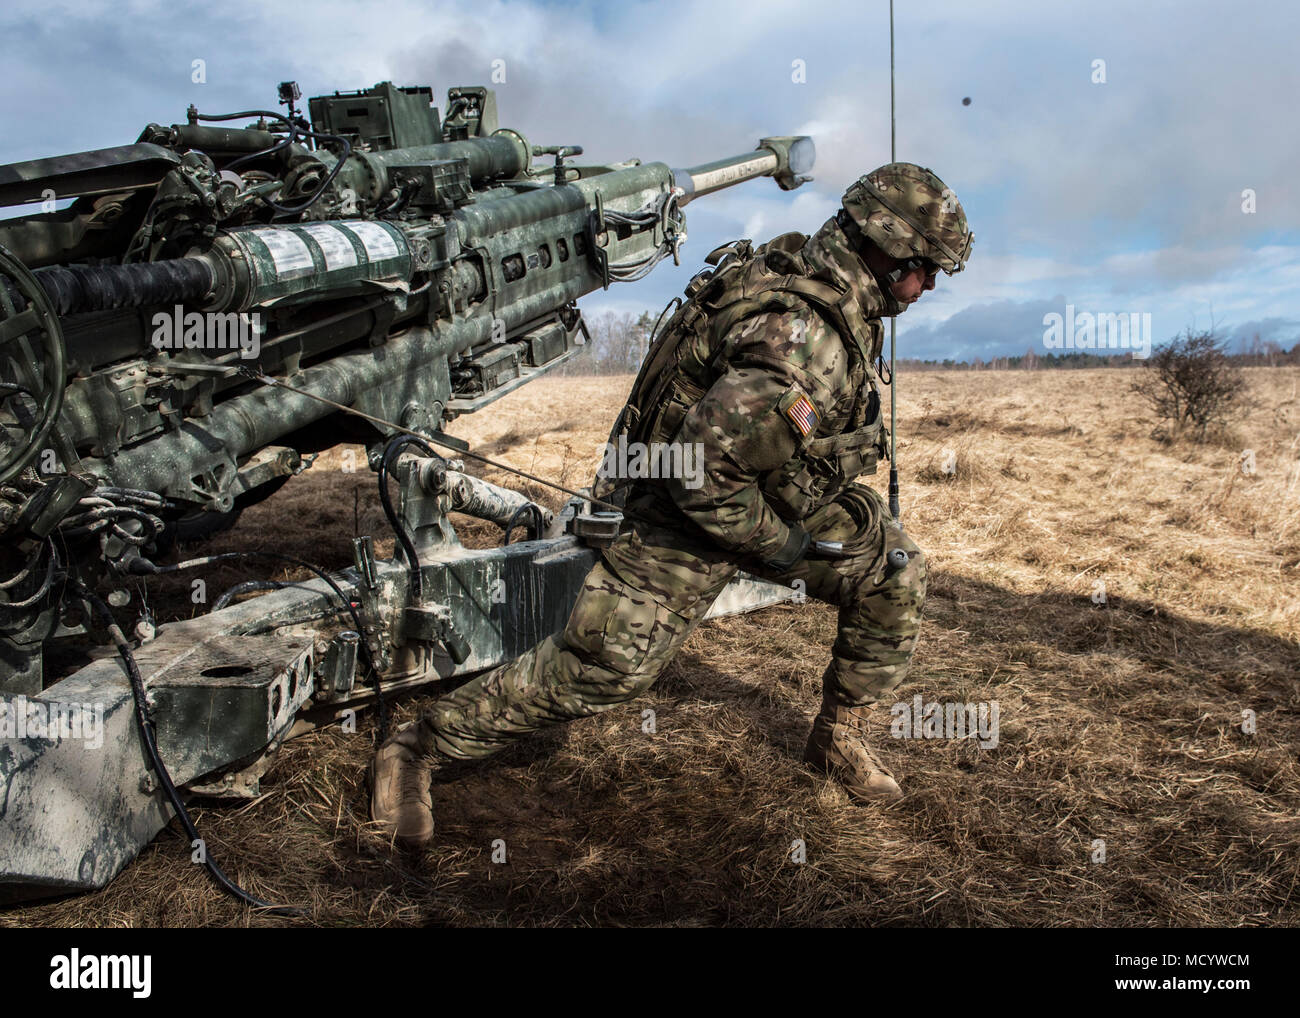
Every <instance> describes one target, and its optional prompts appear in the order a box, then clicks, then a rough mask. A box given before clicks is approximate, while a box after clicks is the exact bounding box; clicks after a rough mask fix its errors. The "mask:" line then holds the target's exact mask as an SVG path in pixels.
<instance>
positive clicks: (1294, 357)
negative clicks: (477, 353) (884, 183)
mask: <svg viewBox="0 0 1300 1018" xmlns="http://www.w3.org/2000/svg"><path fill="white" fill-rule="evenodd" d="M656 317H657V313H651V312H649V311H642V312H641V313H640V314H635V315H634V314H629V313H626V312H625V313H622V314H618V313H615V312H613V311H606V312H604V313H603V314H597V315H588V316H587V329H588V331H590V333H591V340H592V341H591V343H589V344H588V345H587V348H586V349H585V350H583V351H582V352H581V353H579V354H578V355H577V356H575V357H573V358H572V359H571V360H570V361H569V362H568V363H567V364H565V365H564V366H563V367H561V368H560V369H559V371H560V372H561V373H562V374H566V375H627V374H635V373H636V372H637V370H638V369H639V368H640V366H641V361H642V360H643V359H644V357H645V354H646V351H647V350H648V349H649V347H650V335H651V333H652V332H653V330H654V326H655V319H656ZM1157 349H1159V348H1158V347H1157ZM886 356H888V344H886ZM1223 356H1224V357H1225V358H1226V360H1227V362H1228V363H1231V364H1233V365H1236V366H1238V367H1270V368H1274V367H1281V366H1283V365H1288V364H1292V365H1300V343H1297V344H1295V345H1294V346H1292V347H1291V349H1290V350H1286V349H1284V348H1283V347H1281V346H1280V345H1279V344H1277V343H1275V342H1274V341H1273V340H1266V339H1262V338H1261V337H1260V336H1259V334H1258V333H1256V335H1255V336H1254V337H1253V338H1252V339H1251V340H1250V341H1248V342H1247V343H1245V344H1243V349H1242V350H1241V351H1240V352H1238V353H1233V354H1228V353H1226V352H1224V354H1223ZM1146 363H1147V361H1146V359H1145V358H1140V357H1134V356H1133V351H1131V350H1125V351H1123V352H1118V351H1117V352H1116V353H1115V354H1113V355H1110V356H1101V355H1098V354H1095V353H1088V352H1087V351H1079V350H1075V351H1071V352H1069V353H1056V352H1055V351H1048V352H1046V353H1038V352H1036V351H1035V350H1034V349H1033V348H1032V347H1030V348H1029V349H1027V350H1026V351H1025V352H1024V353H1023V354H1021V355H1019V356H1015V357H993V358H991V359H989V360H987V361H985V360H984V359H982V358H980V357H975V358H973V359H972V360H955V359H953V358H950V357H949V358H945V359H943V360H922V359H919V358H916V357H900V358H899V359H898V367H899V369H900V370H902V371H1015V370H1021V371H1049V370H1054V369H1055V370H1059V369H1069V368H1140V367H1143V366H1144V365H1145V364H1146Z"/></svg>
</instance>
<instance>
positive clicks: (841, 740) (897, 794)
mask: <svg viewBox="0 0 1300 1018" xmlns="http://www.w3.org/2000/svg"><path fill="white" fill-rule="evenodd" d="M872 709H873V708H872V707H871V706H867V707H841V706H839V705H838V704H836V703H835V702H834V701H833V700H832V699H831V698H830V696H829V694H827V695H823V697H822V709H821V712H820V713H819V714H818V715H817V717H816V718H815V719H814V720H813V730H812V735H811V736H810V737H809V739H808V748H807V749H805V750H804V754H803V758H804V761H805V762H806V763H808V764H811V765H812V766H813V767H815V768H816V769H817V770H819V771H823V772H824V773H826V774H829V775H830V776H831V777H833V778H835V779H836V780H837V781H839V783H840V784H842V785H843V786H844V789H845V791H847V792H848V793H849V798H850V799H852V800H853V801H854V802H855V803H864V802H896V801H897V800H899V799H901V798H902V797H903V790H902V789H901V788H899V787H898V782H897V781H895V780H894V776H893V775H892V774H890V773H889V771H887V770H886V769H885V767H884V765H883V764H881V762H880V761H879V760H878V759H877V758H876V755H875V754H874V753H872V752H871V747H870V746H869V745H867V718H868V717H869V716H870V714H871V711H872Z"/></svg>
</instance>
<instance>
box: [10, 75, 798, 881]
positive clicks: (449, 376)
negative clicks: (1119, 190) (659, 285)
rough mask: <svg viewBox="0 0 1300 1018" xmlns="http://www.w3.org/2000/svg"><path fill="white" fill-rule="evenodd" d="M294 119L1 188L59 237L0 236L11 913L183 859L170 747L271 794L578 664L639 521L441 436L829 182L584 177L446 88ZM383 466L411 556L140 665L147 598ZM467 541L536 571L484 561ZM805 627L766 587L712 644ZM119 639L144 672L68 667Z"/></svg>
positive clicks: (170, 133)
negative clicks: (187, 544)
mask: <svg viewBox="0 0 1300 1018" xmlns="http://www.w3.org/2000/svg"><path fill="white" fill-rule="evenodd" d="M298 98H299V94H298V91H297V88H296V86H295V85H293V83H291V82H290V83H285V84H284V85H282V86H281V103H282V105H285V106H287V107H288V110H287V112H286V113H284V114H281V113H275V112H267V111H252V112H247V113H239V114H230V115H219V116H211V115H205V114H203V113H201V112H200V111H198V110H196V109H195V108H194V107H190V110H189V115H188V117H187V122H186V123H184V124H177V125H173V126H171V127H162V126H159V125H157V124H151V125H149V126H148V127H147V128H146V129H145V131H144V132H143V133H142V135H141V136H140V138H139V140H138V141H137V142H136V143H135V144H132V145H126V146H122V147H119V148H111V149H102V150H98V151H93V152H83V153H80V154H76V155H69V156H61V157H55V158H50V159H41V160H35V161H32V162H26V163H15V164H11V165H8V166H0V205H4V206H13V205H20V204H28V203H34V202H40V203H43V205H44V207H43V209H42V211H41V212H39V213H36V214H32V215H25V216H20V217H18V218H13V219H8V220H4V221H0V736H3V738H0V897H2V898H10V899H13V898H19V897H30V896H36V895H42V894H50V893H59V892H66V891H75V890H85V889H92V888H96V887H101V886H103V885H104V884H105V883H107V881H108V880H110V879H111V878H112V877H113V876H114V875H115V874H116V873H117V872H118V871H119V870H120V869H121V868H122V867H123V866H124V865H126V864H127V863H128V862H129V861H130V860H131V859H132V858H133V857H134V855H135V854H136V853H137V852H138V851H139V850H140V848H141V847H143V846H144V845H145V844H147V843H148V841H149V840H150V839H151V838H152V837H153V836H154V835H155V834H156V833H157V832H158V831H159V830H160V829H161V828H162V826H164V825H165V823H166V822H167V820H168V818H169V816H170V813H169V807H168V803H167V800H166V799H165V798H164V796H163V792H162V790H161V789H160V787H159V777H160V775H159V774H157V773H156V770H157V769H156V768H153V767H151V765H150V764H149V761H148V758H147V756H146V755H145V753H144V750H145V749H146V748H148V745H147V741H146V740H147V739H149V738H153V739H154V740H155V741H156V745H157V750H158V753H159V755H160V758H161V761H162V763H163V764H165V768H166V771H168V772H170V775H171V777H172V778H173V779H174V780H175V782H176V784H177V785H178V786H180V787H181V788H182V790H184V791H187V792H189V793H191V794H200V795H222V796H251V795H255V794H257V788H258V778H259V776H260V775H261V774H262V773H263V771H264V770H265V768H266V766H267V763H268V760H269V758H270V756H271V754H272V753H273V752H274V751H275V749H276V748H277V747H278V746H279V745H280V744H281V743H282V742H283V740H284V739H285V738H288V737H290V736H291V735H293V734H296V733H298V732H300V731H304V730H309V729H310V728H311V727H312V726H314V725H318V724H321V723H325V722H328V721H330V720H332V719H334V718H336V717H339V716H341V715H342V713H343V712H344V711H348V710H353V709H355V708H357V707H358V706H363V705H366V704H368V703H371V702H372V701H373V700H374V699H375V698H376V697H377V696H378V695H379V694H380V689H381V688H382V690H383V691H384V692H386V693H394V692H400V691H404V690H409V689H411V688H414V687H417V686H420V685H423V684H427V683H432V682H447V683H449V684H455V683H456V682H459V681H463V680H464V679H465V678H468V677H469V676H470V675H472V674H474V673H475V672H479V671H482V670H483V669H486V668H490V667H493V666H495V665H498V664H500V663H502V662H505V661H508V660H510V659H511V658H513V657H515V656H517V655H518V654H519V653H521V652H523V651H524V650H525V649H527V648H528V647H530V646H532V645H533V644H535V643H536V642H537V641H538V640H540V639H542V638H544V637H545V636H547V635H549V634H551V633H553V632H555V631H557V630H558V629H560V628H561V627H562V626H563V624H564V622H565V620H566V619H567V616H568V613H569V610H570V607H571V605H572V601H573V598H574V597H575V596H576V592H577V589H578V586H579V585H580V583H581V580H582V578H583V577H584V576H585V575H586V573H587V571H588V569H589V568H590V566H591V565H592V564H593V562H594V561H595V556H596V554H597V550H596V549H597V548H598V547H599V545H600V544H601V543H602V542H606V541H608V540H610V539H611V538H612V537H613V536H614V535H615V534H616V533H617V526H618V522H619V521H618V518H617V514H611V513H609V512H608V511H605V510H603V509H602V507H601V506H599V505H596V504H593V503H592V501H591V500H590V499H589V498H587V497H585V495H584V493H583V492H575V493H573V495H574V497H572V498H571V499H570V500H569V502H568V503H567V505H565V506H564V508H563V509H562V510H561V511H560V512H558V513H552V512H551V511H549V510H547V509H545V508H544V507H542V506H540V505H538V504H536V503H534V502H533V501H531V500H530V499H529V498H528V497H526V496H525V495H523V494H521V493H519V492H517V491H513V490H511V489H509V488H505V487H502V486H499V485H495V484H491V483H488V482H487V481H485V480H483V479H481V478H479V477H476V476H473V474H471V473H469V472H467V471H466V470H465V468H464V466H463V464H462V463H461V462H459V460H458V459H457V458H456V457H458V456H459V457H465V458H471V459H472V458H474V457H475V454H474V452H473V451H472V450H470V449H469V448H468V447H467V446H465V445H464V443H462V442H459V441H458V440H456V439H453V438H451V437H450V436H448V435H446V434H445V433H444V431H443V428H444V426H445V425H446V423H447V422H449V421H451V420H453V419H454V418H456V417H457V416H458V415H461V414H465V413H471V412H474V411H477V410H480V409H482V408H483V407H485V406H487V405H488V404H490V403H492V402H493V401H494V400H496V399H498V398H500V397H501V396H503V395H505V394H506V393H508V392H510V391H512V390H514V389H516V388H518V387H519V386H521V385H523V384H525V383H527V382H528V381H530V380H532V379H534V378H536V377H537V376H539V375H540V374H542V373H544V372H546V371H548V370H550V369H552V368H554V367H555V366H557V365H559V364H562V363H564V362H565V361H567V360H568V359H569V358H570V357H572V356H573V355H574V354H575V353H577V352H578V351H579V350H580V349H581V347H582V345H583V337H584V336H585V335H586V327H585V325H584V323H583V320H582V315H581V312H580V311H579V310H578V308H577V305H576V301H577V300H578V298H580V297H582V296H583V295H585V294H588V293H591V292H593V291H595V290H598V289H601V288H604V287H608V286H609V285H610V284H611V283H613V282H620V281H630V280H635V279H639V278H641V277H642V276H644V275H645V274H646V273H648V272H649V271H651V270H652V269H653V268H654V267H655V265H656V264H658V262H659V261H660V260H662V259H663V258H665V257H670V256H671V257H673V258H674V259H676V258H677V257H678V252H679V248H680V245H681V243H682V242H683V241H684V240H685V238H686V230H685V220H684V215H683V211H682V210H683V208H684V207H685V206H686V205H687V204H688V203H689V202H690V201H692V200H694V199H695V198H698V197H701V196H703V195H706V194H709V193H711V192H713V191H716V190H719V189H720V188H724V187H729V186H732V185H734V184H737V183H740V182H742V181H744V180H748V179H751V178H753V177H758V176H771V177H774V178H775V179H776V180H777V182H778V183H779V184H780V186H781V187H782V188H784V189H787V190H789V189H792V188H795V187H797V186H799V184H800V183H802V182H803V181H804V180H807V179H809V178H808V177H807V172H808V171H809V170H810V169H811V166H812V161H813V148H812V143H811V140H810V139H808V138H802V137H779V138H768V139H764V140H763V141H762V142H760V144H759V147H758V149H757V150H756V151H754V152H751V153H746V154H743V155H740V156H736V157H734V158H731V159H724V160H720V161H718V162H713V163H708V164H705V165H702V166H698V167H694V168H691V169H687V170H680V169H679V170H674V169H671V168H669V167H668V166H667V165H665V164H664V163H659V162H651V163H644V164H643V163H641V162H640V161H638V160H635V159H633V160H629V161H627V162H623V163H617V164H612V165H573V164H571V162H570V160H571V159H572V157H574V156H577V155H580V154H581V153H582V149H581V148H580V147H578V146H546V147H539V146H532V145H530V144H529V142H528V141H527V139H526V138H525V137H524V136H523V135H522V134H520V133H519V132H517V131H514V130H511V129H508V128H500V127H498V125H497V113H496V101H495V97H494V95H493V93H492V92H491V91H490V90H488V89H484V88H453V89H451V90H450V91H449V92H448V99H447V107H446V113H445V116H443V117H441V118H440V117H439V114H438V111H437V110H436V109H435V108H434V107H433V106H432V104H431V99H432V92H431V90H430V89H428V88H423V87H420V88H395V87H393V86H392V85H391V84H389V83H383V84H380V85H377V86H375V87H374V88H372V89H368V90H365V91H362V92H354V93H335V94H334V95H330V96H320V97H317V98H313V99H311V100H310V101H309V104H308V110H309V115H310V119H308V118H306V117H303V116H301V115H300V114H299V112H298V109H297V107H296V105H295V103H296V100H297V99H298ZM237 120H243V121H250V120H251V121H254V123H252V124H249V125H247V126H241V127H232V126H228V124H229V123H230V122H231V121H237ZM538 157H543V158H545V159H546V162H545V163H543V164H542V165H534V160H535V159H537V158H538ZM66 199H72V201H71V204H69V205H67V206H66V207H63V208H59V207H58V205H59V203H60V202H61V201H64V200H66ZM359 429H360V430H359ZM357 440H361V441H365V442H366V443H367V444H368V445H369V446H370V450H371V456H370V460H371V466H372V467H373V468H374V469H376V470H377V472H378V474H379V484H380V494H381V500H382V501H383V503H384V507H385V511H386V513H387V516H388V519H389V521H390V524H391V525H392V527H393V529H394V532H395V534H396V537H397V539H398V544H399V546H400V548H401V554H400V555H399V556H397V557H395V558H394V559H393V560H379V559H377V558H376V557H375V554H374V551H373V543H372V540H371V538H369V537H362V538H358V539H357V540H356V541H355V542H354V551H355V555H354V558H355V562H354V566H353V568H351V569H347V570H343V571H341V572H338V573H334V574H325V573H323V572H321V571H319V570H317V571H316V572H317V578H316V579H315V580H312V581H309V582H304V583H298V584H294V585H292V586H284V585H278V584H268V583H252V584H248V585H242V586H241V588H237V589H236V590H235V591H233V592H231V593H230V594H229V595H227V596H223V597H222V598H221V599H219V600H218V601H217V602H216V603H215V604H214V605H213V609H212V610H211V611H209V612H208V613H206V614H204V615H201V616H199V617H197V618H194V619H190V620H186V621H179V622H172V623H168V624H166V625H163V626H160V627H158V628H157V629H156V632H155V631H154V629H153V627H152V625H151V624H149V620H148V619H147V618H143V617H142V618H140V620H139V624H138V625H137V626H136V627H135V630H134V631H135V633H136V635H137V637H138V639H137V640H135V641H131V645H129V646H126V645H124V640H123V638H122V629H121V628H115V626H116V623H115V622H114V621H113V619H112V615H113V610H114V609H116V610H117V613H118V614H122V615H126V616H130V615H132V613H134V614H135V615H136V616H139V615H140V608H139V606H136V605H133V604H132V603H131V597H130V595H129V594H128V592H127V590H126V587H127V586H128V585H127V583H126V582H124V581H125V578H126V577H131V576H142V575H149V574H153V573H158V572H167V571H176V570H181V569H184V568H186V567H187V565H189V564H192V561H209V560H204V559H199V560H192V561H182V562H174V563H172V564H170V565H168V564H165V563H166V559H167V558H168V556H169V550H168V549H169V547H170V546H172V545H174V544H176V543H177V539H178V537H179V538H180V539H182V540H183V538H184V537H185V536H186V534H187V533H194V532H200V531H202V530H203V529H205V528H214V527H218V526H223V525H229V523H230V522H231V521H232V520H233V518H234V516H235V515H236V514H237V513H238V512H239V511H240V510H242V509H243V508H245V507H247V506H249V505H251V504H253V503H255V502H257V501H259V500H261V499H264V498H267V497H269V496H270V495H272V494H273V493H274V491H275V490H276V489H277V488H278V487H279V486H280V485H281V484H283V483H284V482H285V481H286V480H287V479H288V478H289V477H291V476H292V475H294V474H296V473H298V472H300V471H301V470H303V469H305V468H306V466H308V465H309V463H310V459H311V456H312V454H313V453H316V452H319V451H320V450H323V449H326V448H330V447H332V446H334V445H337V444H339V443H340V442H345V441H357ZM448 448H457V449H461V450H462V451H461V452H460V453H456V454H453V455H450V456H449V455H446V454H445V450H447V449H448ZM439 450H443V451H442V452H440V451H439ZM390 474H391V475H392V476H393V477H395V478H396V480H397V483H398V487H399V492H400V502H399V504H398V505H397V506H393V505H391V503H390V502H389V496H388V487H387V478H388V476H389V475H390ZM450 513H461V514H466V515H470V516H475V517H479V518H482V519H487V520H491V521H494V522H496V523H497V524H499V525H500V526H501V527H502V528H503V530H504V531H505V539H506V542H507V543H504V544H503V546H502V547H499V548H492V549H482V550H471V549H467V548H465V547H463V546H462V545H461V544H460V542H459V541H458V540H457V537H456V533H455V530H454V528H453V527H452V525H451V523H450V522H449V520H448V514H450ZM515 529H520V530H523V531H526V534H525V537H526V539H524V540H516V541H514V542H509V537H510V532H511V530H515ZM259 556H260V561H261V562H262V565H263V566H266V567H271V566H276V565H282V564H283V562H282V561H280V560H277V559H275V557H274V556H271V555H269V554H268V553H256V554H254V556H253V560H254V561H257V560H258V559H259ZM181 557H182V558H183V556H181ZM272 587H277V588H282V589H273V590H271V591H270V592H264V591H266V590H267V589H268V588H272ZM501 589H505V590H507V591H509V596H508V597H504V598H501V597H496V596H493V592H494V591H499V590H501ZM250 590H252V591H257V592H260V596H254V597H249V598H246V599H244V600H240V601H238V602H237V603H236V602H235V598H236V596H242V595H245V594H247V593H248V592H249V591H250ZM97 591H98V592H99V593H97ZM101 594H103V595H104V596H105V597H107V599H108V601H109V602H110V603H111V607H110V606H109V605H108V604H105V601H104V600H103V599H102V598H101ZM786 594H788V592H787V591H785V590H784V588H780V587H776V586H773V585H771V584H763V583H760V582H757V581H754V580H752V579H748V578H742V579H741V580H739V581H737V582H736V583H734V584H733V586H732V588H731V589H729V591H728V592H727V593H725V594H724V595H723V597H722V598H720V599H719V602H718V604H717V605H715V607H714V610H713V612H712V614H715V615H717V614H726V613H728V612H732V611H738V610H745V609H747V608H750V607H756V606H758V605H761V604H766V603H772V602H773V601H776V600H780V599H782V598H783V597H784V596H786ZM127 628H130V627H127ZM110 635H111V636H112V637H113V639H114V641H115V642H116V643H117V645H118V646H117V649H118V651H119V655H117V656H103V655H101V656H99V657H98V658H97V659H95V660H93V661H92V662H91V663H90V664H89V665H86V666H85V667H81V668H78V669H76V670H75V671H72V672H71V673H70V674H68V673H64V672H61V671H60V669H58V668H55V667H50V666H49V665H48V662H49V660H50V656H49V655H48V654H47V651H48V650H49V649H50V648H51V647H52V646H54V645H56V644H59V643H60V641H71V642H74V643H76V642H78V641H79V642H80V643H83V644H84V643H86V642H87V641H98V642H100V643H104V642H107V638H108V637H109V636H110ZM130 668H137V669H138V673H139V680H140V682H139V686H140V688H141V689H143V690H144V691H145V693H144V695H145V697H146V701H147V702H146V703H144V704H141V703H139V702H137V698H134V697H133V688H132V682H131V681H129V674H128V672H129V669H130ZM381 683H382V684H381ZM137 710H138V711H139V712H140V714H141V715H147V717H148V719H149V720H148V724H147V725H146V724H145V723H143V722H142V723H141V724H137V721H138V720H139V718H138V717H137ZM96 718H97V719H98V720H95V719H96ZM148 725H152V728H151V729H150V731H151V732H152V733H154V734H153V735H152V736H149V735H148V734H147V733H146V728H147V727H148ZM90 727H94V732H93V733H92V734H91V736H90V737H89V738H88V737H87V732H88V730H89V728H90ZM78 736H80V738H79V737H78ZM90 742H98V743H99V745H98V746H96V747H95V748H94V749H91V748H90V745H89V744H90Z"/></svg>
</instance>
